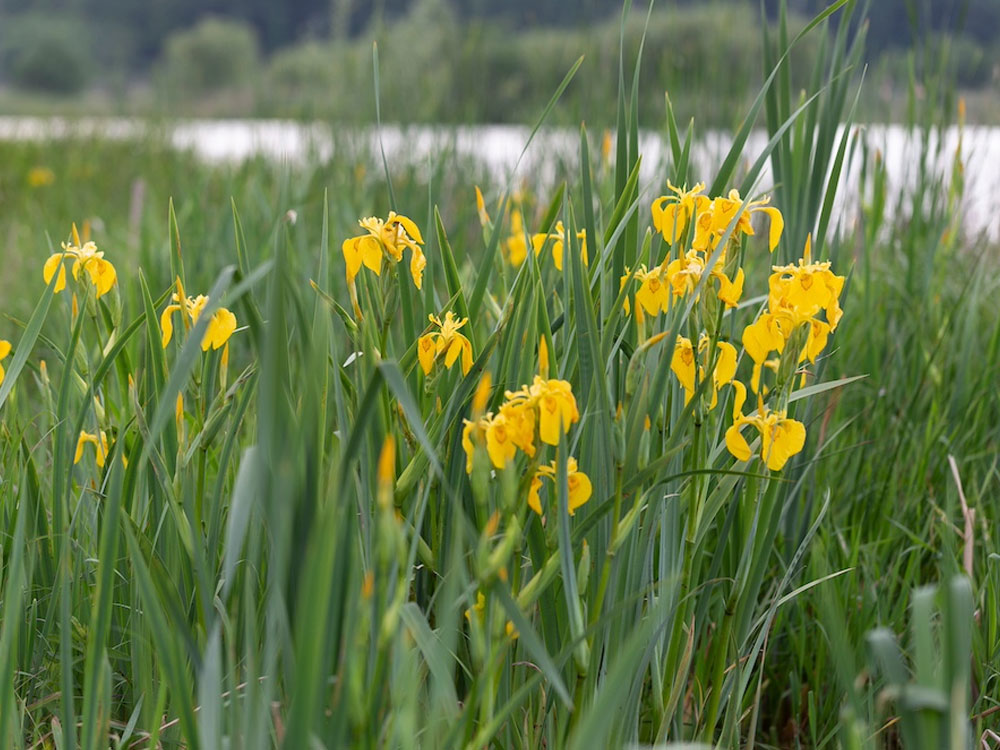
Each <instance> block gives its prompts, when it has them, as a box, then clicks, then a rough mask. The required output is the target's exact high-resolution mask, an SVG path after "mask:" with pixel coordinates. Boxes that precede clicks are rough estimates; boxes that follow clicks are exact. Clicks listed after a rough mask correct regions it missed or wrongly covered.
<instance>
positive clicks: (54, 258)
mask: <svg viewBox="0 0 1000 750" xmlns="http://www.w3.org/2000/svg"><path fill="white" fill-rule="evenodd" d="M65 257H66V253H56V254H55V255H51V256H49V259H48V260H47V261H45V266H44V267H43V268H42V278H43V279H44V280H45V283H46V284H48V283H49V282H51V281H52V277H53V276H55V274H56V271H58V272H59V278H58V279H56V285H55V288H54V289H53V292H54V293H59V292H61V291H62V290H63V289H65V288H66V267H65V266H64V265H63V264H62V261H63V258H65Z"/></svg>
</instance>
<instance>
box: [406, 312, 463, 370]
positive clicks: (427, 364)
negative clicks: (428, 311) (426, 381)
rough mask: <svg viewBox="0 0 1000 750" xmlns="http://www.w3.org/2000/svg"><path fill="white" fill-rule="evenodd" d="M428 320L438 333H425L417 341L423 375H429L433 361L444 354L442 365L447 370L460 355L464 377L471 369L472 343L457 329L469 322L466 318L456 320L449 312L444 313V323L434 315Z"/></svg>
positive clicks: (429, 316)
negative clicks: (438, 329)
mask: <svg viewBox="0 0 1000 750" xmlns="http://www.w3.org/2000/svg"><path fill="white" fill-rule="evenodd" d="M427 317H428V319H429V320H430V321H431V322H432V323H434V324H435V325H436V326H437V327H438V328H440V329H441V330H440V331H433V332H431V333H427V334H425V335H423V336H421V337H420V338H419V339H417V359H419V360H420V367H421V368H423V371H424V375H430V374H431V370H432V369H433V367H434V360H435V359H437V357H438V355H440V354H442V353H444V354H445V357H444V365H445V367H447V368H448V369H449V370H450V369H451V366H452V365H453V364H455V362H456V361H457V360H458V356H459V355H460V354H461V355H462V374H463V375H466V374H468V372H469V369H470V368H471V367H472V343H471V342H470V341H469V340H468V339H467V338H465V336H463V335H462V334H460V333H459V332H458V329H459V328H461V327H462V326H464V325H465V324H466V323H468V322H469V319H468V318H456V317H455V314H454V313H453V312H451V310H449V311H448V312H447V313H445V316H444V322H441V319H440V318H439V317H437V316H436V315H428V316H427Z"/></svg>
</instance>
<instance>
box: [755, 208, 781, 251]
mask: <svg viewBox="0 0 1000 750" xmlns="http://www.w3.org/2000/svg"><path fill="white" fill-rule="evenodd" d="M758 210H759V211H762V212H764V213H765V214H767V216H768V218H769V219H770V220H771V228H770V230H769V231H768V243H767V244H768V248H769V249H770V251H771V252H772V253H773V252H774V248H776V247H777V246H778V242H779V241H780V240H781V233H782V232H783V231H784V230H785V218H784V217H783V216H782V215H781V211H779V210H778V209H776V208H775V207H774V206H764V207H762V208H760V209H758Z"/></svg>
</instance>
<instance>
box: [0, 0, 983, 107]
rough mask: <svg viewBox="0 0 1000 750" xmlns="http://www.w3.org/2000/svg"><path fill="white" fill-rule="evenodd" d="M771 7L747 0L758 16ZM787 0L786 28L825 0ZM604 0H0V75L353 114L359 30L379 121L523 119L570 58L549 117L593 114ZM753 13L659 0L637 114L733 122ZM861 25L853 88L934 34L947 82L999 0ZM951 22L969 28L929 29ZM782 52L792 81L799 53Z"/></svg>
mask: <svg viewBox="0 0 1000 750" xmlns="http://www.w3.org/2000/svg"><path fill="white" fill-rule="evenodd" d="M858 1H859V2H861V0H858ZM779 3H780V0H765V10H766V12H768V13H774V12H775V11H776V10H777V8H778V5H779ZM788 4H789V8H790V18H791V25H792V26H793V27H801V26H802V25H803V24H804V23H805V21H806V19H807V18H809V17H810V16H811V15H813V14H814V13H815V12H816V11H818V10H819V9H821V8H822V7H825V6H826V0H788ZM640 6H641V7H640ZM645 7H646V5H645V3H644V2H638V1H636V2H633V9H634V10H633V13H632V14H631V15H630V17H629V19H628V22H627V24H626V28H625V43H626V46H625V51H626V56H627V58H628V59H630V60H633V59H634V58H635V55H636V53H637V52H638V47H639V41H640V38H641V37H642V34H643V29H644V27H645V22H646V14H645ZM620 10H621V0H575V2H569V1H568V0H503V1H501V0H288V1H286V2H274V0H146V2H143V3H136V2H134V0H0V87H4V86H5V87H7V88H10V87H11V86H13V87H16V88H19V89H29V90H40V91H48V92H55V93H74V92H78V91H80V90H82V89H85V88H88V87H90V88H99V89H101V90H103V91H104V92H106V93H107V92H111V93H112V94H113V95H114V96H113V99H116V100H117V101H119V103H120V106H121V107H122V108H123V111H124V112H126V113H127V112H128V111H135V109H136V104H135V102H136V101H145V102H146V104H145V105H142V107H140V109H142V108H143V107H144V109H145V110H148V109H150V108H152V109H154V110H155V108H156V107H162V106H164V105H166V106H167V107H168V110H167V111H169V112H171V113H183V114H204V115H217V116H229V115H255V116H284V117H289V116H291V117H303V118H327V119H331V120H335V121H339V122H368V121H370V120H371V119H372V116H373V114H374V104H373V97H372V93H371V92H372V53H371V43H372V41H373V40H375V41H378V42H379V46H380V58H381V68H382V100H383V106H384V109H385V111H386V112H387V114H388V116H389V117H390V118H392V119H398V120H405V121H414V122H421V121H424V122H528V121H531V120H533V119H534V117H535V116H536V115H537V114H538V112H540V111H541V108H542V107H543V106H544V104H545V102H546V101H547V100H548V98H549V96H550V95H551V93H552V92H553V91H554V90H555V89H556V88H557V86H558V85H559V82H560V81H561V80H562V78H563V76H564V75H565V73H566V71H567V70H568V69H569V68H570V67H571V66H572V64H573V62H574V61H575V60H576V59H577V58H578V57H579V56H580V55H584V56H585V62H584V65H583V67H582V68H581V70H580V72H579V74H578V75H577V77H576V79H575V80H574V82H573V84H572V86H571V87H570V89H569V90H568V91H567V92H566V94H565V96H564V97H563V101H562V102H561V103H560V107H559V111H558V113H556V115H555V119H556V120H557V121H558V120H562V121H563V122H565V123H573V122H578V121H579V120H580V119H583V118H587V119H589V120H591V121H593V118H594V115H595V112H602V111H603V110H604V109H605V107H604V104H605V103H606V102H608V101H614V100H615V96H616V92H617V89H618V59H619V31H620V27H619V13H620ZM760 13H761V7H760V4H759V0H659V2H657V4H656V6H655V9H654V12H653V14H652V16H651V17H650V21H649V25H648V29H646V32H645V33H646V41H645V47H644V54H643V66H642V80H641V83H642V89H641V90H642V91H645V92H649V94H648V96H645V97H643V98H642V99H641V100H640V102H639V107H640V111H641V114H642V116H643V120H644V121H645V122H658V121H661V118H662V117H663V113H664V109H665V104H664V94H665V93H666V92H670V95H671V98H672V100H673V102H674V104H675V106H676V108H677V114H678V117H679V118H681V119H682V120H684V119H686V118H687V117H689V116H695V117H697V118H698V119H699V120H700V121H701V122H702V124H704V125H717V126H730V125H732V124H734V121H735V120H736V119H737V118H738V117H739V116H740V115H741V113H742V112H743V111H744V107H745V104H746V101H745V98H746V95H747V92H749V91H753V90H755V89H756V88H757V86H758V85H759V84H760V82H761V80H762V71H761V62H760V61H761V59H762V54H761V44H762V40H761V30H760V24H761V16H760ZM834 18H836V16H835V17H834ZM869 23H870V28H869V42H868V43H869V54H868V60H867V62H868V63H869V64H870V66H871V67H870V70H869V82H870V83H869V86H868V87H867V88H868V90H873V89H875V88H880V89H881V90H887V91H894V90H905V89H906V84H907V77H908V75H909V71H910V67H911V64H912V61H911V60H910V58H909V56H910V51H911V45H910V42H909V41H908V40H911V39H913V38H916V39H919V44H918V45H916V46H917V47H918V48H919V49H920V50H921V53H922V54H924V55H925V56H926V53H927V52H928V51H930V52H931V53H932V54H931V55H930V57H931V58H934V59H937V57H938V55H937V54H936V53H937V52H938V51H940V50H941V49H942V48H943V47H944V45H945V44H946V45H947V47H946V48H947V50H948V56H949V59H950V65H951V66H952V70H951V77H952V79H953V80H954V81H956V82H957V84H958V85H959V86H960V87H963V88H981V89H983V90H984V91H986V90H987V87H990V86H995V85H998V84H1000V65H998V61H1000V0H933V2H932V0H873V1H872V2H871V4H870V14H869ZM961 24H966V25H969V26H970V27H974V32H975V33H972V31H970V33H968V34H965V33H955V32H951V33H947V31H948V29H953V28H954V27H956V26H958V25H961ZM930 29H933V30H934V31H929V30H930ZM880 34H881V35H882V36H881V37H880V36H879V35H880ZM794 54H795V59H794V65H793V66H792V70H793V71H794V74H795V75H798V76H801V79H802V84H803V85H805V83H806V81H807V80H808V75H809V72H810V68H811V66H810V60H811V56H812V54H813V51H812V49H811V48H810V46H809V45H802V46H801V48H798V49H796V50H795V52H794ZM873 80H874V81H877V82H878V84H879V85H878V87H876V86H875V85H873V83H872V81H873ZM137 91H138V92H139V95H138V96H137V95H136V94H137ZM606 114H607V115H608V117H610V118H613V114H614V113H606Z"/></svg>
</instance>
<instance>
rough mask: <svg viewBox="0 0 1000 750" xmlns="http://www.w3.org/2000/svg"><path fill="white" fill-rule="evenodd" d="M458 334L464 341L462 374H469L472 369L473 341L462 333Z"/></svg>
mask: <svg viewBox="0 0 1000 750" xmlns="http://www.w3.org/2000/svg"><path fill="white" fill-rule="evenodd" d="M457 336H458V338H459V339H460V340H461V342H462V374H463V375H468V374H469V370H471V369H472V342H471V341H469V340H468V339H467V338H465V336H462V335H461V334H457Z"/></svg>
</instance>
